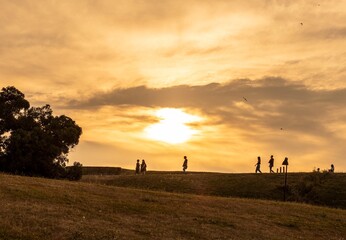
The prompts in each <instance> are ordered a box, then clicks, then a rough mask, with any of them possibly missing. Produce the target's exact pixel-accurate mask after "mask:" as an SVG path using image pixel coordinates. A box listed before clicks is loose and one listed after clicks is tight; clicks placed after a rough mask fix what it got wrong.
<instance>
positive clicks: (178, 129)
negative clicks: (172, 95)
mask: <svg viewBox="0 0 346 240" xmlns="http://www.w3.org/2000/svg"><path fill="white" fill-rule="evenodd" d="M155 115H156V116H157V117H158V118H159V119H160V121H159V122H158V123H155V124H152V125H150V126H148V127H147V128H146V129H145V130H144V131H145V133H146V135H147V137H148V138H150V139H153V140H157V141H162V142H166V143H170V144H178V143H183V142H186V141H188V140H189V139H190V138H191V137H192V136H193V135H194V134H196V133H197V132H198V131H197V130H195V129H192V128H191V127H190V126H188V125H187V124H188V123H192V122H197V121H200V117H197V116H193V115H190V114H187V113H185V112H184V111H183V110H181V109H175V108H162V109H160V110H158V111H157V112H156V114H155Z"/></svg>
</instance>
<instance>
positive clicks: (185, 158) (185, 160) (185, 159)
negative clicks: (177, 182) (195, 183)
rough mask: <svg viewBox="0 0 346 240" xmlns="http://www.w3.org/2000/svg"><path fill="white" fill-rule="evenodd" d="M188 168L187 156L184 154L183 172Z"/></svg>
mask: <svg viewBox="0 0 346 240" xmlns="http://www.w3.org/2000/svg"><path fill="white" fill-rule="evenodd" d="M186 169H187V157H186V156H184V163H183V172H184V173H185V171H186Z"/></svg>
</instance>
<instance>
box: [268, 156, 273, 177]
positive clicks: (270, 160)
mask: <svg viewBox="0 0 346 240" xmlns="http://www.w3.org/2000/svg"><path fill="white" fill-rule="evenodd" d="M268 163H269V172H270V173H275V172H274V171H273V167H274V156H273V155H271V156H270V159H269V162H268Z"/></svg>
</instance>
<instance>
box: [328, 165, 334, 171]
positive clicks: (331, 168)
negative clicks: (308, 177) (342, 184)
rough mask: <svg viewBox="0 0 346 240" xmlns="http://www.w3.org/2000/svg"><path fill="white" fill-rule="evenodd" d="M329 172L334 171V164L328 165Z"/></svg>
mask: <svg viewBox="0 0 346 240" xmlns="http://www.w3.org/2000/svg"><path fill="white" fill-rule="evenodd" d="M329 172H334V164H332V165H330V169H329Z"/></svg>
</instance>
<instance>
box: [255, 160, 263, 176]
mask: <svg viewBox="0 0 346 240" xmlns="http://www.w3.org/2000/svg"><path fill="white" fill-rule="evenodd" d="M255 166H256V172H255V173H257V172H260V173H262V172H261V157H260V156H258V157H257V163H256V164H255Z"/></svg>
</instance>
